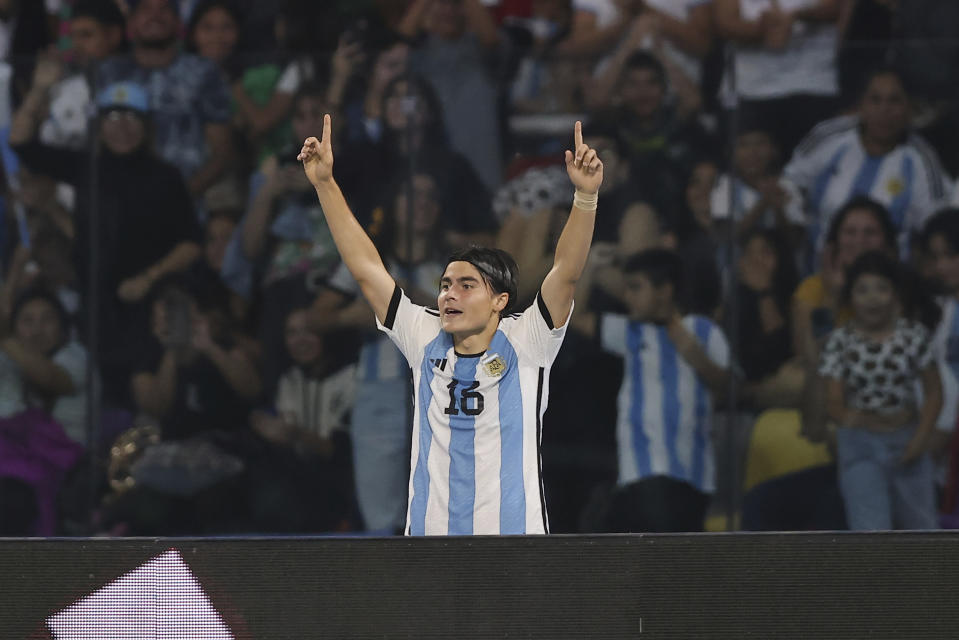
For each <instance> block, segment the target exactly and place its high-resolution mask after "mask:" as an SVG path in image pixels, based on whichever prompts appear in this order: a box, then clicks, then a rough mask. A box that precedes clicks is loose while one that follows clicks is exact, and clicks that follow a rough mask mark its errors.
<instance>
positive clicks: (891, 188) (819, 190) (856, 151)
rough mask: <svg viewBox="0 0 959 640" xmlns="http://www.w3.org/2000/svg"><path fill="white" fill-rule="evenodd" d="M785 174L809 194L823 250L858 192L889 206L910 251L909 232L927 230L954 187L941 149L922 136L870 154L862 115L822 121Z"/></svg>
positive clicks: (815, 238)
mask: <svg viewBox="0 0 959 640" xmlns="http://www.w3.org/2000/svg"><path fill="white" fill-rule="evenodd" d="M783 174H784V176H785V177H786V178H787V179H788V180H790V181H791V182H792V183H793V184H795V185H796V186H797V187H799V189H800V190H801V191H802V193H803V195H804V196H805V200H806V212H807V214H808V216H809V220H810V223H811V225H810V241H812V242H814V243H815V244H814V246H815V249H816V252H817V254H818V252H819V251H820V250H821V249H822V246H823V242H824V240H825V235H826V233H827V232H828V230H829V223H830V221H831V220H832V217H833V215H834V214H835V213H836V211H838V210H839V209H840V208H841V207H842V206H843V205H844V204H846V203H847V202H848V201H849V200H850V199H852V198H853V197H854V196H859V195H864V196H868V197H870V198H872V199H873V200H875V201H877V202H879V203H881V204H883V205H885V206H886V208H887V209H889V213H890V216H891V218H892V223H893V225H894V226H895V227H896V229H897V230H898V231H899V232H900V245H901V247H900V248H901V249H905V250H907V249H908V234H909V233H910V232H912V231H917V230H919V229H921V228H922V225H923V224H924V223H925V221H926V219H927V218H928V217H929V216H930V215H932V214H933V213H935V211H936V210H937V209H938V208H939V207H941V206H942V205H943V204H944V203H945V202H946V201H947V199H948V197H949V195H950V191H951V189H952V181H951V179H950V177H949V176H948V175H947V174H946V172H945V170H944V169H943V168H942V166H941V164H940V162H939V157H938V156H937V155H936V152H935V151H934V150H933V149H932V147H930V146H929V144H928V143H927V142H926V141H925V140H923V139H922V137H920V136H919V135H918V134H914V133H913V134H909V135H908V136H907V137H906V139H905V140H903V142H902V143H901V144H899V145H898V146H897V147H896V148H895V149H893V150H892V151H890V152H889V153H887V154H885V155H883V156H878V157H874V156H870V155H869V154H868V153H867V152H866V150H865V148H864V147H863V146H862V140H861V138H860V133H859V118H858V116H841V117H838V118H832V119H830V120H826V121H824V122H821V123H820V124H818V125H817V126H816V127H815V128H813V130H812V131H811V132H810V133H809V135H808V136H806V138H805V139H804V140H803V141H802V142H800V143H799V145H798V146H797V147H796V150H795V152H794V153H793V156H792V159H791V160H790V161H789V164H788V165H786V168H785V169H784V170H783ZM903 255H907V254H906V253H904V254H903Z"/></svg>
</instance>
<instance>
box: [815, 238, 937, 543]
mask: <svg viewBox="0 0 959 640" xmlns="http://www.w3.org/2000/svg"><path fill="white" fill-rule="evenodd" d="M903 278H904V275H903V273H902V272H901V270H900V267H899V265H898V263H897V262H896V261H895V260H894V259H892V258H890V257H889V256H888V255H887V254H885V253H883V252H880V251H870V252H867V253H864V254H863V255H861V256H860V257H859V258H857V259H856V261H855V262H854V263H853V264H852V265H851V266H850V267H849V271H848V272H847V278H846V284H845V286H844V289H843V299H844V300H845V301H846V303H847V304H849V305H850V308H851V309H852V319H851V321H850V322H849V324H847V325H846V326H844V327H841V328H839V329H837V330H835V331H834V332H833V333H832V334H831V335H830V336H829V339H828V340H827V342H826V345H825V347H824V348H823V352H822V357H821V360H820V367H819V372H820V375H822V376H823V377H824V378H826V384H827V391H826V410H827V412H828V414H829V417H830V418H832V419H833V420H835V421H836V423H837V424H839V425H840V426H839V429H838V433H837V454H838V462H839V486H840V491H841V493H842V496H843V500H844V502H845V508H846V518H847V521H848V523H849V528H850V529H853V530H886V529H892V528H894V527H895V528H903V529H932V528H935V527H936V526H937V516H936V504H935V495H934V493H935V492H934V473H933V465H932V460H931V458H930V456H929V453H928V450H929V441H930V436H931V435H932V432H933V428H934V425H935V422H936V419H937V417H938V416H939V411H940V409H941V407H942V388H941V384H940V376H939V371H938V369H937V367H936V363H935V362H934V360H933V354H932V350H931V349H930V336H929V332H928V331H927V330H926V328H925V327H923V326H922V325H921V324H919V323H918V322H915V321H912V320H907V319H906V318H905V317H903V311H902V307H903V303H904V302H905V298H904V294H905V293H906V291H905V290H904V288H903V282H904V279H903ZM917 380H918V381H919V382H920V383H921V387H922V392H921V395H919V393H917V391H918V389H917V385H916V384H915V381H917Z"/></svg>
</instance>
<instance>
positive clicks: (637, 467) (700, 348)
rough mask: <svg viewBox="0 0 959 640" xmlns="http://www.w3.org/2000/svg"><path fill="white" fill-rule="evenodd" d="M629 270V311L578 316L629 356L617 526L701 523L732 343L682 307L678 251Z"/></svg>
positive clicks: (642, 258)
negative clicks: (717, 401) (715, 409)
mask: <svg viewBox="0 0 959 640" xmlns="http://www.w3.org/2000/svg"><path fill="white" fill-rule="evenodd" d="M623 271H624V272H625V278H626V295H625V301H626V306H627V308H628V310H629V315H628V316H623V315H616V314H602V315H599V316H597V315H595V314H590V313H582V314H574V316H573V319H572V322H573V323H574V325H575V326H576V327H577V328H578V329H579V330H580V331H581V332H583V333H586V334H587V335H595V336H599V339H600V343H601V345H602V347H603V348H604V349H606V350H608V351H610V352H613V353H616V354H619V355H621V356H622V357H623V359H624V364H625V373H624V376H623V384H622V386H621V387H620V392H619V402H618V404H619V421H618V425H617V448H618V457H619V489H618V491H617V492H616V494H615V495H614V497H613V501H612V504H611V507H610V513H609V521H608V527H609V530H610V531H616V532H633V531H701V530H702V529H703V526H704V520H705V515H706V509H707V507H708V506H709V499H710V498H709V496H710V494H712V493H714V492H715V489H716V480H715V460H714V454H713V446H712V443H711V441H710V432H711V428H712V404H713V400H712V394H713V393H715V392H718V391H721V390H722V388H723V385H724V384H725V381H726V379H727V376H728V375H729V373H728V370H729V367H730V356H729V345H728V344H727V342H726V338H725V337H724V335H723V332H722V330H721V329H720V328H719V327H717V326H716V325H715V324H713V322H712V321H710V320H709V319H708V318H706V317H704V316H698V315H688V316H685V317H684V316H683V315H682V313H681V310H680V306H679V302H678V301H679V300H681V299H682V290H683V262H682V259H681V258H680V257H679V256H678V255H677V254H675V253H673V252H671V251H668V250H665V249H650V250H648V251H644V252H642V253H639V254H636V255H635V256H633V257H631V258H630V259H629V260H628V261H627V262H626V263H625V265H624V268H623ZM581 306H582V305H581ZM577 317H578V319H577Z"/></svg>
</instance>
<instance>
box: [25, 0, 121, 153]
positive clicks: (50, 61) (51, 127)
mask: <svg viewBox="0 0 959 640" xmlns="http://www.w3.org/2000/svg"><path fill="white" fill-rule="evenodd" d="M125 28H126V20H125V19H124V17H123V14H122V13H120V10H119V9H118V8H117V5H116V3H115V2H113V0H80V1H78V2H77V3H75V4H74V5H73V6H72V7H71V17H70V27H69V29H70V38H71V40H72V44H73V46H72V49H71V51H72V53H73V59H72V61H71V63H70V65H69V66H67V65H64V64H63V63H61V62H59V60H58V59H57V58H56V57H54V56H52V55H45V56H40V57H39V58H38V59H37V66H36V68H35V69H34V75H33V83H32V85H31V87H32V90H35V91H37V92H40V93H42V92H47V93H46V100H47V104H48V110H47V114H46V117H45V119H44V121H43V124H42V125H41V127H40V141H41V142H44V143H46V144H49V145H53V146H63V147H69V148H72V149H81V148H84V147H85V145H86V143H87V141H88V135H89V126H90V121H89V113H90V110H91V106H92V102H93V100H92V98H91V95H92V92H91V89H90V74H91V73H92V72H93V67H94V66H95V65H97V64H98V63H100V62H101V61H103V60H105V59H106V58H108V57H110V56H112V55H115V54H117V53H119V52H120V51H121V50H122V48H123V47H124V45H125V37H124V29H125ZM31 93H33V91H31ZM30 97H31V96H30V94H28V98H30ZM20 108H21V109H24V108H27V109H29V108H30V107H29V105H26V104H22V105H21V107H20Z"/></svg>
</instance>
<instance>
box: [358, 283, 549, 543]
mask: <svg viewBox="0 0 959 640" xmlns="http://www.w3.org/2000/svg"><path fill="white" fill-rule="evenodd" d="M536 300H537V302H536V303H535V304H533V305H531V306H530V307H529V308H528V309H526V311H524V312H523V313H521V314H514V315H510V316H507V317H504V318H503V319H502V320H501V321H500V324H499V328H498V329H497V331H496V333H495V335H494V336H493V339H492V341H491V342H490V345H489V348H488V349H487V350H486V351H485V352H484V353H483V354H479V355H462V354H457V353H456V351H455V350H454V348H453V337H452V336H451V335H450V334H448V333H447V332H445V331H443V329H442V325H441V322H440V317H439V313H438V312H437V311H436V310H434V309H428V308H426V307H422V306H418V305H415V304H413V303H412V302H411V301H410V299H409V298H408V297H407V296H406V295H405V294H404V293H403V292H402V290H401V289H400V288H399V287H398V286H397V288H396V290H395V291H394V293H393V299H392V300H391V301H390V306H389V309H388V311H387V314H386V318H385V319H384V320H385V322H383V323H380V322H379V321H378V320H377V326H378V327H379V328H380V330H381V331H384V332H385V333H386V334H387V335H388V336H389V337H390V338H391V339H392V340H393V342H394V343H396V346H397V347H399V349H400V351H401V352H402V353H403V355H404V356H405V357H406V360H407V362H409V365H410V368H411V369H412V371H413V396H414V403H413V446H412V454H411V458H410V471H411V474H410V483H409V506H408V509H407V527H406V532H407V534H408V535H471V534H485V535H490V534H523V533H547V532H548V530H549V528H548V524H547V517H546V505H545V502H544V496H543V485H542V469H541V459H540V452H539V447H540V441H541V432H542V418H543V412H544V411H545V409H546V403H547V400H548V398H549V384H548V383H549V369H550V366H551V365H552V363H553V360H554V359H555V358H556V355H557V354H558V353H559V348H560V346H561V345H562V343H563V338H564V336H565V334H566V323H565V322H564V324H563V326H562V327H560V328H558V329H556V328H552V326H553V325H552V320H551V319H550V317H549V312H548V311H547V309H546V305H545V304H544V303H543V302H542V301H541V299H540V297H539V296H537V299H536Z"/></svg>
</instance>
